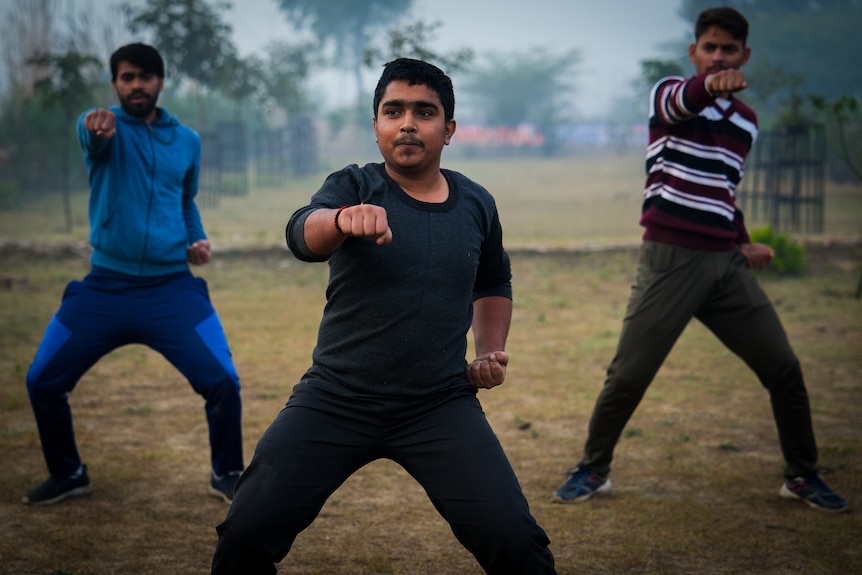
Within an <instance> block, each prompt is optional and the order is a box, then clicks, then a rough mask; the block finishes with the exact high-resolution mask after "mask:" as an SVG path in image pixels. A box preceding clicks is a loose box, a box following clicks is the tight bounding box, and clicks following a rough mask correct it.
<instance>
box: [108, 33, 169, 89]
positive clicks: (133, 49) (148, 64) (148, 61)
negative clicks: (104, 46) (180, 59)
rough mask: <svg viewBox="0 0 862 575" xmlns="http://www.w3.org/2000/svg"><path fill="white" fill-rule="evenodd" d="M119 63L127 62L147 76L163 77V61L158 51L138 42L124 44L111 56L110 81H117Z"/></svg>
mask: <svg viewBox="0 0 862 575" xmlns="http://www.w3.org/2000/svg"><path fill="white" fill-rule="evenodd" d="M120 62H128V63H129V64H132V65H133V66H137V67H138V68H140V69H141V70H143V71H144V72H146V73H148V74H155V75H156V76H158V77H159V78H164V77H165V61H164V60H162V56H161V54H159V51H158V50H156V49H155V48H153V47H152V46H149V45H148V44H141V43H140V42H137V43H134V44H126V45H125V46H122V47H120V48H118V49H117V50H116V51H115V52H114V53H113V54H111V81H112V82H116V81H117V67H119V65H120Z"/></svg>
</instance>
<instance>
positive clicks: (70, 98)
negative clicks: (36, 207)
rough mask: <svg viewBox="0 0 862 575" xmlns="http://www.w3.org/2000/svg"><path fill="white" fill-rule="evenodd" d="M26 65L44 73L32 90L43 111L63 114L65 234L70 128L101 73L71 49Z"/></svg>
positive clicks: (98, 65) (68, 205) (85, 56)
mask: <svg viewBox="0 0 862 575" xmlns="http://www.w3.org/2000/svg"><path fill="white" fill-rule="evenodd" d="M29 63H30V64H32V65H34V66H37V67H39V68H41V69H45V70H47V71H48V75H46V76H45V77H44V78H42V79H41V80H38V81H37V82H36V83H35V85H34V89H35V90H36V92H37V93H39V94H40V95H42V97H43V98H44V100H43V101H44V104H45V105H46V106H47V107H59V108H60V109H61V110H62V112H63V121H64V122H63V123H64V127H63V129H62V130H61V131H60V135H59V136H60V137H59V142H60V149H59V152H60V158H61V164H60V178H61V185H60V189H61V192H62V196H63V212H64V214H65V217H66V231H67V232H71V231H72V229H73V227H74V222H73V221H72V207H71V201H70V189H69V188H70V182H69V171H70V170H69V154H70V148H71V132H72V130H71V128H70V127H69V126H71V125H72V123H73V122H74V119H75V116H76V115H77V114H78V112H79V111H80V109H81V108H82V107H84V106H85V105H86V103H87V102H88V101H89V100H90V96H91V93H92V91H93V88H94V87H95V85H96V83H97V81H98V73H99V72H100V71H101V70H102V66H101V62H100V61H99V59H98V58H96V57H95V56H93V55H90V54H82V53H80V52H78V51H77V50H76V49H75V48H74V47H71V48H69V50H67V51H66V52H64V53H43V54H39V55H37V56H34V57H33V58H31V60H30V61H29Z"/></svg>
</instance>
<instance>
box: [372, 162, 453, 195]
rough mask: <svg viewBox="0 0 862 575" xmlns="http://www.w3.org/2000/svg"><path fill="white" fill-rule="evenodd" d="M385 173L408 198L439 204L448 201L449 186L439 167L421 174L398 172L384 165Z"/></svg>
mask: <svg viewBox="0 0 862 575" xmlns="http://www.w3.org/2000/svg"><path fill="white" fill-rule="evenodd" d="M384 165H385V167H386V173H387V174H389V177H390V178H392V179H393V180H394V181H395V183H396V184H398V186H399V187H400V188H401V189H402V190H404V193H406V194H407V195H408V196H410V197H411V198H413V199H414V200H419V201H420V202H428V203H434V204H440V203H443V202H445V201H446V200H447V199H449V184H448V183H447V182H446V176H444V175H443V172H441V171H440V166H435V167H434V169H433V170H430V169H429V170H426V171H425V172H423V173H422V174H418V175H417V174H406V173H403V172H399V171H398V170H397V169H394V168H393V167H392V166H390V165H389V164H384Z"/></svg>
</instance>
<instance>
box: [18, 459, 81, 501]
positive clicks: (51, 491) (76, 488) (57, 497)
mask: <svg viewBox="0 0 862 575" xmlns="http://www.w3.org/2000/svg"><path fill="white" fill-rule="evenodd" d="M92 492H93V486H92V485H91V484H90V476H89V475H87V466H86V465H84V466H82V471H81V473H79V474H78V475H76V476H74V477H54V476H53V475H52V476H51V477H49V478H48V479H46V480H45V482H44V483H42V485H40V486H39V487H37V488H36V489H34V490H33V491H31V492H30V493H28V494H27V495H25V496H24V497H23V498H22V499H21V502H22V503H24V504H27V505H51V504H52V503H57V502H58V501H62V500H64V499H67V498H69V497H80V496H82V495H89V494H90V493H92Z"/></svg>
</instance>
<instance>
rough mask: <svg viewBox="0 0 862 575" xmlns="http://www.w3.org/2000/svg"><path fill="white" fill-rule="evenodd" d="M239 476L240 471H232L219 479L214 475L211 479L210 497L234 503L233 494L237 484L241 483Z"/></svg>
mask: <svg viewBox="0 0 862 575" xmlns="http://www.w3.org/2000/svg"><path fill="white" fill-rule="evenodd" d="M239 474H240V472H239V471H231V472H230V473H225V474H224V475H222V476H221V477H219V476H217V475H216V474H215V473H213V476H212V479H210V489H209V492H210V495H212V496H214V497H219V498H221V499H224V500H225V502H227V503H230V502H231V501H233V492H234V489H236V482H237V481H239Z"/></svg>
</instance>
